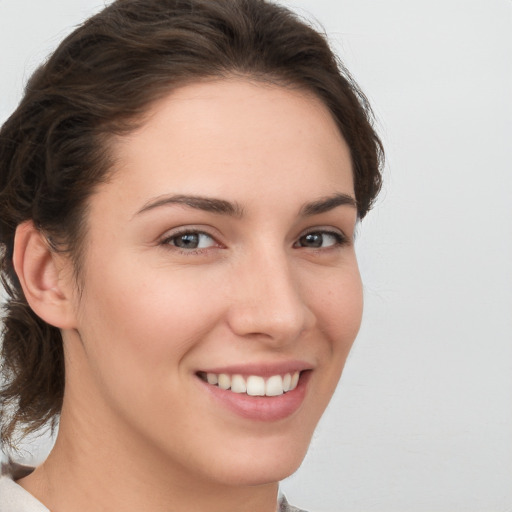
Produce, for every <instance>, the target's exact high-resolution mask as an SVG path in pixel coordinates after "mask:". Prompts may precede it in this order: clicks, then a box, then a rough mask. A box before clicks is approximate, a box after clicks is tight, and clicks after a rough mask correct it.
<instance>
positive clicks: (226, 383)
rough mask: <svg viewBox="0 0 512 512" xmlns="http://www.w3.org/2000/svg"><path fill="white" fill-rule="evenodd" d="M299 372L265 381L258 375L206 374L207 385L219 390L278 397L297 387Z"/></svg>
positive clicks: (274, 376) (275, 376) (272, 377)
mask: <svg viewBox="0 0 512 512" xmlns="http://www.w3.org/2000/svg"><path fill="white" fill-rule="evenodd" d="M299 376H300V372H294V373H286V374H284V375H272V376H271V377H268V378H267V379H266V380H265V379H264V378H263V377H260V376H259V375H250V376H248V377H244V376H242V375H238V374H235V375H228V374H227V373H219V374H217V373H207V374H206V380H207V381H208V383H209V384H212V385H214V386H219V388H221V389H230V390H231V391H233V393H247V394H248V395H250V396H278V395H282V394H283V393H286V392H287V391H292V390H293V389H295V388H296V387H297V384H298V382H299Z"/></svg>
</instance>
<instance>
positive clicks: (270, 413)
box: [198, 371, 311, 421]
mask: <svg viewBox="0 0 512 512" xmlns="http://www.w3.org/2000/svg"><path fill="white" fill-rule="evenodd" d="M310 374H311V372H310V371H305V372H302V373H301V375H300V379H299V382H298V384H297V387H296V388H295V389H294V390H293V391H288V392H287V393H283V394H282V395H278V396H249V395H247V394H245V393H233V392H232V391H229V390H225V389H221V388H219V387H218V386H212V385H211V384H208V383H207V382H205V381H203V380H202V379H200V378H199V377H198V380H199V382H200V384H202V385H203V386H204V388H205V389H206V391H207V392H209V393H210V395H211V396H212V397H213V398H214V400H216V401H217V402H220V403H221V404H222V405H223V406H224V407H226V408H227V409H229V410H231V411H232V412H234V413H235V414H237V415H238V416H241V417H242V418H245V419H248V420H253V421H279V420H283V419H285V418H288V417H289V416H291V415H292V414H293V413H295V412H296V411H297V410H298V409H299V408H300V406H301V405H302V402H303V401H304V398H305V396H306V387H307V383H308V381H309V377H310Z"/></svg>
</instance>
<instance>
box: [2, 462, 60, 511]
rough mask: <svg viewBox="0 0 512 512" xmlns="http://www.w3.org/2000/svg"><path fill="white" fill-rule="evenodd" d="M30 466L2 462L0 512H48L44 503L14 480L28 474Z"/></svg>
mask: <svg viewBox="0 0 512 512" xmlns="http://www.w3.org/2000/svg"><path fill="white" fill-rule="evenodd" d="M30 471H31V468H26V467H22V466H18V465H14V464H4V465H2V468H1V474H0V512H50V511H49V510H48V509H47V508H46V507H45V506H44V505H42V504H41V503H40V502H39V501H38V500H36V499H35V498H34V496H32V495H31V494H29V493H28V492H27V491H25V489H23V487H21V486H20V485H18V484H17V483H16V482H15V481H14V480H13V477H14V475H16V476H18V475H20V477H21V476H22V475H23V474H28V473H29V472H30Z"/></svg>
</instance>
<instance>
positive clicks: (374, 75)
mask: <svg viewBox="0 0 512 512" xmlns="http://www.w3.org/2000/svg"><path fill="white" fill-rule="evenodd" d="M283 3H286V4H287V5H290V6H292V7H294V8H296V9H298V10H299V12H301V13H302V14H303V15H304V16H307V17H308V18H310V19H311V18H316V19H318V20H320V22H321V23H322V24H323V26H324V27H325V29H326V31H327V33H328V34H329V36H330V38H331V40H332V42H333V44H334V45H335V47H336V48H337V49H338V51H339V54H340V56H341V57H342V59H343V61H344V62H345V63H346V65H347V66H348V68H349V69H350V70H351V71H352V73H353V75H354V76H355V78H356V79H357V80H358V82H359V83H360V85H361V86H362V88H363V89H364V91H365V92H366V94H367V95H368V97H369V98H370V100H371V102H372V104H373V106H374V109H375V113H376V115H377V118H378V130H379V132H380V134H381V135H382V138H383V140H384V143H385V146H386V150H387V165H386V169H385V174H386V182H385V186H384V190H383V193H382V196H381V199H380V200H379V202H378V204H377V206H376V208H375V210H374V212H373V213H371V214H370V216H369V217H368V219H365V221H364V222H363V224H362V226H361V228H360V232H359V240H358V252H359V256H360V262H361V270H362V274H363V280H364V283H365V302H366V310H365V318H364V324H363V328H362V330H361V333H360V335H359V337H358V340H357V342H356V345H355V347H354V350H353V351H352V354H351V356H350V358H349V361H348V363H347V367H346V369H345V373H344V375H343V378H342V382H341V385H340V387H339V390H338V392H337V394H336V395H335V397H334V399H333V402H332V404H331V406H330V407H329V409H328V411H327V413H326V415H325V417H324V419H323V420H322V422H321V424H320V426H319V428H318V431H317V434H316V435H315V438H314V440H313V444H312V448H311V450H310V453H309V455H308V456H307V458H306V461H305V462H304V464H303V467H302V468H301V469H300V470H299V472H298V473H297V474H296V475H295V476H293V477H292V478H290V479H289V480H288V481H286V482H285V483H284V484H283V488H284V490H285V492H286V493H287V495H288V496H289V498H290V501H292V502H294V503H297V504H300V505H301V506H302V507H304V508H307V509H311V510H312V511H315V512H345V511H346V512H348V511H350V512H358V511H361V512H362V511H365V512H371V511H378V512H388V511H389V512H402V511H403V512H405V511H407V512H420V511H425V512H427V511H428V512H445V511H446V512H448V511H449V512H457V511H461V512H462V511H464V512H505V511H509V512H510V511H512V339H511V335H512V286H511V285H512V279H511V278H512V236H511V235H512V215H511V213H512V212H511V210H512V207H511V205H512V163H511V162H512V2H511V1H510V0H430V1H429V2H424V1H419V0H337V1H336V0H300V1H299V0H293V1H286V2H283ZM101 6H102V2H100V1H99V0H72V1H71V0H44V1H40V0H0V64H1V65H0V121H1V120H3V119H5V117H6V116H7V115H8V113H9V112H10V111H11V110H12V109H13V108H14V106H15V105H16V103H17V101H18V100H19V98H20V94H21V89H22V86H23V84H24V82H25V80H26V79H27V77H28V76H29V74H30V73H31V71H32V70H33V69H34V66H35V65H36V64H37V63H39V62H40V61H41V60H42V59H43V58H44V56H45V55H46V54H47V53H48V51H49V50H50V49H52V48H54V46H55V45H56V44H57V43H58V42H59V41H60V40H61V39H62V38H63V36H65V35H66V34H67V33H68V31H69V30H70V29H71V27H72V26H74V25H76V24H77V23H78V22H80V21H81V20H82V19H83V18H84V17H86V16H88V15H89V14H90V13H91V12H94V11H96V10H98V9H99V8H100V7H101ZM41 445H42V446H43V447H44V445H45V443H44V442H41ZM43 450H44V448H43ZM36 456H37V457H41V456H42V455H41V453H39V454H36Z"/></svg>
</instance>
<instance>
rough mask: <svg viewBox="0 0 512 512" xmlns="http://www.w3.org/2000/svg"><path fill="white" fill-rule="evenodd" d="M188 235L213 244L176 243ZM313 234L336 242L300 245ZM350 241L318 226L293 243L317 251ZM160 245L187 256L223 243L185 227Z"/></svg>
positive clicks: (341, 235) (343, 244)
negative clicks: (190, 246) (325, 244)
mask: <svg viewBox="0 0 512 512" xmlns="http://www.w3.org/2000/svg"><path fill="white" fill-rule="evenodd" d="M186 235H187V236H199V237H201V236H206V237H208V238H209V239H211V241H212V244H211V245H210V246H208V247H194V248H191V249H186V248H182V247H179V246H177V245H176V244H175V243H174V241H176V240H178V239H179V238H180V237H184V236H186ZM311 235H321V236H322V237H325V236H329V237H332V238H333V239H334V243H332V244H330V245H328V246H326V247H308V246H303V245H298V244H299V243H300V242H301V240H304V239H305V238H306V237H308V236H311ZM322 241H323V240H322ZM349 243H350V240H349V238H348V237H347V236H345V235H344V234H343V233H340V232H338V231H330V230H326V229H318V228H317V229H314V230H311V231H308V232H306V233H303V234H301V235H300V236H299V237H298V239H297V241H296V242H295V243H294V244H293V247H294V248H306V249H313V250H315V251H320V250H329V249H332V248H335V247H342V246H345V245H348V244H349ZM160 245H162V246H166V247H169V246H170V247H171V248H172V249H173V250H177V251H179V252H180V253H181V254H184V255H187V256H189V255H190V256H193V255H198V254H203V253H205V252H206V251H208V250H209V249H211V248H212V247H215V246H216V247H221V244H219V243H218V242H217V241H216V240H215V238H214V237H213V236H212V235H210V234H209V233H207V232H205V231H200V230H195V229H183V230H182V231H179V232H177V233H173V234H172V235H171V236H167V237H165V238H164V239H163V240H162V241H161V242H160Z"/></svg>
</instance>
